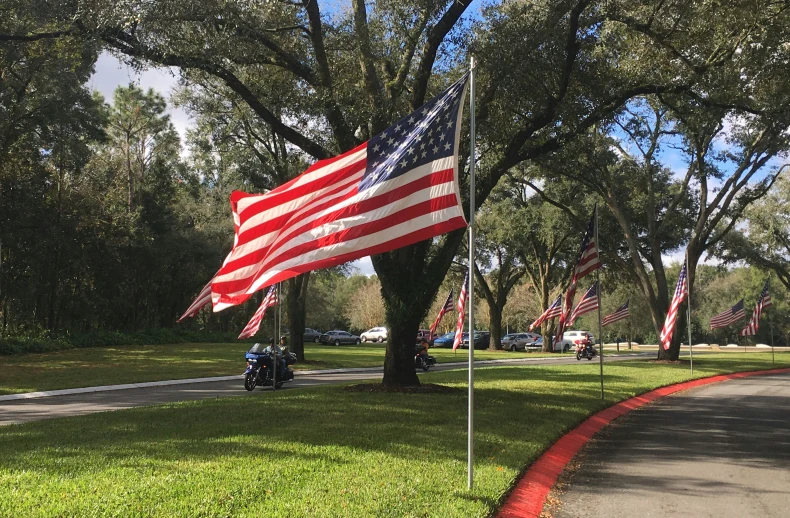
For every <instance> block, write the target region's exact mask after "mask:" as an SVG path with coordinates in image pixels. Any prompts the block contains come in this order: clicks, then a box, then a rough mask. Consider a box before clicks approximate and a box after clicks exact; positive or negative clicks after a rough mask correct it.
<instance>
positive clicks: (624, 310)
mask: <svg viewBox="0 0 790 518" xmlns="http://www.w3.org/2000/svg"><path fill="white" fill-rule="evenodd" d="M628 302H629V301H627V300H626V301H625V304H623V305H622V306H620V307H619V308H617V311H615V312H614V313H611V314H609V315H606V316H605V317H603V320H602V321H601V327H603V326H608V325H609V324H614V323H615V322H619V321H621V320H625V319H626V318H628Z"/></svg>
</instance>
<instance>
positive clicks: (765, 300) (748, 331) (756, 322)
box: [741, 281, 773, 336]
mask: <svg viewBox="0 0 790 518" xmlns="http://www.w3.org/2000/svg"><path fill="white" fill-rule="evenodd" d="M768 283H769V281H765V286H764V287H763V291H762V292H760V298H759V299H757V305H756V306H755V307H754V312H753V313H752V318H751V320H749V324H748V325H747V326H746V327H744V328H743V330H742V331H741V336H754V335H756V334H757V330H758V329H759V328H760V317H761V316H762V314H763V309H765V308H767V307H768V306H771V305H772V304H773V303H772V302H771V295H770V294H769V293H768Z"/></svg>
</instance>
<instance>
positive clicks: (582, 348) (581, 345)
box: [574, 338, 598, 361]
mask: <svg viewBox="0 0 790 518" xmlns="http://www.w3.org/2000/svg"><path fill="white" fill-rule="evenodd" d="M574 343H575V344H576V360H577V361H579V360H581V359H582V358H587V359H588V360H592V359H593V358H595V357H596V356H597V355H598V351H596V350H595V347H593V343H592V342H591V341H590V339H589V338H583V339H581V340H576V341H575V342H574Z"/></svg>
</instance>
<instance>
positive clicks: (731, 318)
mask: <svg viewBox="0 0 790 518" xmlns="http://www.w3.org/2000/svg"><path fill="white" fill-rule="evenodd" d="M745 316H746V309H744V307H743V299H741V300H739V301H738V303H737V304H735V305H734V306H733V307H731V308H730V309H728V310H727V311H723V312H721V313H719V314H718V315H716V316H714V317H712V318H711V319H710V328H711V329H721V328H722V327H727V326H729V325H730V324H732V323H734V322H737V321H738V320H740V319H742V318H743V317H745Z"/></svg>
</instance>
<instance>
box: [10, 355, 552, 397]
mask: <svg viewBox="0 0 790 518" xmlns="http://www.w3.org/2000/svg"><path fill="white" fill-rule="evenodd" d="M249 348H250V344H246V343H218V344H204V343H201V344H194V343H190V344H175V345H149V346H125V347H97V348H89V349H72V350H67V351H58V352H52V353H47V354H25V355H19V356H0V394H15V393H22V392H35V391H40V390H57V389H68V388H78V387H93V386H98V385H118V384H122V383H140V382H145V381H160V380H170V379H186V378H204V377H211V376H229V375H233V374H241V373H243V372H244V369H245V367H246V364H245V361H244V353H246V352H247V350H248V349H249ZM384 348H385V345H384V344H360V345H341V346H339V347H334V346H328V345H320V344H307V345H306V351H305V355H306V356H307V360H308V361H307V362H306V363H297V364H296V365H294V368H295V369H296V370H305V369H335V368H354V367H381V366H382V365H383V364H384ZM431 354H435V356H436V357H437V359H438V361H440V362H451V361H466V358H467V354H468V351H467V350H459V351H458V353H457V354H454V353H453V351H452V350H450V349H439V348H435V349H431ZM547 354H548V355H551V353H547ZM526 355H529V356H531V357H535V356H541V355H543V353H524V352H515V353H511V352H507V351H494V352H492V351H475V358H477V359H480V360H485V359H496V358H520V357H523V356H526Z"/></svg>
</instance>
